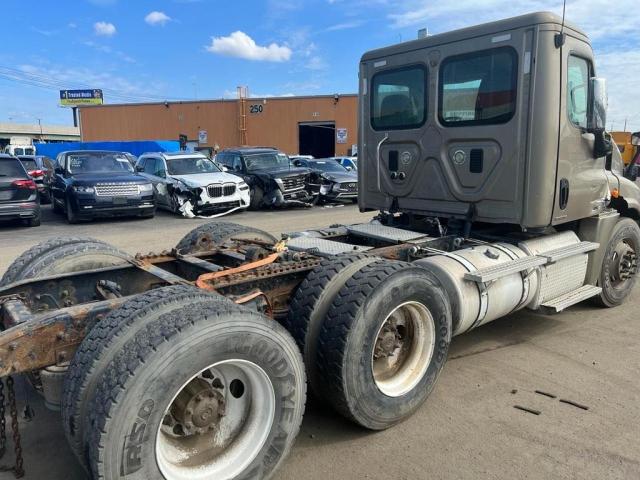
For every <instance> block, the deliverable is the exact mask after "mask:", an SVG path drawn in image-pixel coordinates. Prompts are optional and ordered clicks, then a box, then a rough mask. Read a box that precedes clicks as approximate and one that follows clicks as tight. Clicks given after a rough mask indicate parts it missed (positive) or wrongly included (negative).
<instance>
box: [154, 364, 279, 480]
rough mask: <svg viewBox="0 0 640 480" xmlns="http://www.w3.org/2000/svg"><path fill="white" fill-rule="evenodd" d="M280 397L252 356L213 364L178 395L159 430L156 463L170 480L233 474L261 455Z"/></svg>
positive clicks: (196, 376) (240, 471) (235, 474)
mask: <svg viewBox="0 0 640 480" xmlns="http://www.w3.org/2000/svg"><path fill="white" fill-rule="evenodd" d="M275 410H276V401H275V393H274V389H273V384H272V383H271V380H270V379H269V376H268V375H267V374H266V373H265V371H264V370H263V369H262V368H260V367H259V366H258V365H256V364H255V363H252V362H249V361H247V360H241V359H233V360H224V361H221V362H217V363H214V364H212V365H210V366H209V367H207V368H206V369H204V370H203V371H201V372H200V373H198V374H196V375H194V376H193V377H191V378H190V379H189V381H187V382H186V383H185V384H183V385H182V387H181V388H180V389H179V390H178V391H177V392H176V393H175V395H174V396H173V398H172V400H171V403H170V404H169V407H168V408H167V409H166V411H165V414H164V417H163V421H162V422H161V425H160V427H159V428H158V431H157V434H156V445H155V451H156V462H157V464H158V468H159V469H160V471H161V472H162V475H163V476H164V478H166V479H168V480H197V479H212V478H215V479H219V480H224V479H231V478H235V477H236V476H238V475H239V474H240V473H242V471H244V470H245V469H246V468H247V467H248V466H249V465H250V464H251V463H252V462H253V461H254V460H255V459H256V457H257V456H258V454H259V453H260V451H261V450H262V448H263V447H264V445H265V443H266V442H267V439H268V437H269V433H270V432H271V429H272V425H273V421H274V418H275Z"/></svg>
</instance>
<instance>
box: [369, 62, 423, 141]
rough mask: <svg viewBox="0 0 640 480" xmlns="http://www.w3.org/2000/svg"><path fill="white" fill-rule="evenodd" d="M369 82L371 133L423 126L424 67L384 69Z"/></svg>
mask: <svg viewBox="0 0 640 480" xmlns="http://www.w3.org/2000/svg"><path fill="white" fill-rule="evenodd" d="M371 83H372V88H371V90H372V95H371V126H372V127H373V129H374V130H407V129H411V128H418V127H420V126H422V125H423V124H424V122H425V120H426V105H427V97H426V83H427V71H426V69H425V68H424V67H423V66H419V65H416V66H411V67H405V68H399V69H395V70H386V71H384V72H380V73H378V74H376V75H374V77H373V79H372V81H371Z"/></svg>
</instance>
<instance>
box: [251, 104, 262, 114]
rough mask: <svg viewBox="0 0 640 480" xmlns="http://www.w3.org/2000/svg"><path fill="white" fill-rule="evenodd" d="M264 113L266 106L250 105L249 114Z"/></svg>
mask: <svg viewBox="0 0 640 480" xmlns="http://www.w3.org/2000/svg"><path fill="white" fill-rule="evenodd" d="M263 111H264V106H263V105H262V104H260V103H254V104H253V105H249V113H262V112H263Z"/></svg>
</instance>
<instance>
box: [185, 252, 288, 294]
mask: <svg viewBox="0 0 640 480" xmlns="http://www.w3.org/2000/svg"><path fill="white" fill-rule="evenodd" d="M278 258H280V254H279V253H272V254H271V255H269V256H267V257H265V258H263V259H261V260H257V261H255V262H251V263H245V264H242V265H240V266H239V267H235V268H229V269H227V270H221V271H219V272H211V273H205V274H203V275H200V276H199V277H198V279H197V280H196V285H197V286H198V288H202V289H203V290H213V289H214V287H212V285H211V284H210V283H209V281H210V280H215V279H216V278H220V277H227V276H229V275H233V274H236V273H242V272H247V271H250V270H255V269H257V268H259V267H262V266H265V265H269V264H270V263H273V262H275V261H276V260H278Z"/></svg>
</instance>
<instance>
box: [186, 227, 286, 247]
mask: <svg viewBox="0 0 640 480" xmlns="http://www.w3.org/2000/svg"><path fill="white" fill-rule="evenodd" d="M232 238H240V239H244V240H254V239H256V240H261V241H263V242H269V243H274V244H275V243H276V242H277V241H278V240H277V239H276V237H274V236H273V235H271V234H269V233H267V232H264V231H262V230H259V229H257V228H253V227H247V226H245V225H239V224H237V223H232V222H224V221H214V222H209V223H205V224H204V225H200V226H199V227H196V228H194V229H193V230H191V231H190V232H189V233H187V234H186V235H185V236H184V237H182V239H181V240H180V241H179V242H178V244H177V245H176V250H178V252H180V253H182V254H191V253H196V252H202V251H207V250H212V249H214V248H216V247H217V246H218V245H222V244H224V243H225V242H227V241H229V240H230V239H232Z"/></svg>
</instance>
